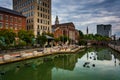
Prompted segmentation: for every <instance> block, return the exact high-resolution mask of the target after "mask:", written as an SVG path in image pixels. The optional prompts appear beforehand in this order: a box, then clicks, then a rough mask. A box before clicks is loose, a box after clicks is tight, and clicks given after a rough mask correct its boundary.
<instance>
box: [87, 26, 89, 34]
mask: <svg viewBox="0 0 120 80" xmlns="http://www.w3.org/2000/svg"><path fill="white" fill-rule="evenodd" d="M86 33H87V35H88V34H89V29H88V26H87V29H86Z"/></svg>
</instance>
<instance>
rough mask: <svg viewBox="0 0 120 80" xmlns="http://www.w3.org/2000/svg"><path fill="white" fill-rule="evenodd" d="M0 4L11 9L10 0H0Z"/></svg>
mask: <svg viewBox="0 0 120 80" xmlns="http://www.w3.org/2000/svg"><path fill="white" fill-rule="evenodd" d="M0 6H1V7H6V8H9V9H12V0H0Z"/></svg>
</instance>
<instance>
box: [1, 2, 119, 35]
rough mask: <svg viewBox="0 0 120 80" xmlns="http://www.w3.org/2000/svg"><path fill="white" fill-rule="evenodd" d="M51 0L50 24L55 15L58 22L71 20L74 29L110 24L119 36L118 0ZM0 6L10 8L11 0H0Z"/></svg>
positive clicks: (84, 29)
mask: <svg viewBox="0 0 120 80" xmlns="http://www.w3.org/2000/svg"><path fill="white" fill-rule="evenodd" d="M95 1H96V0H90V1H87V0H69V2H68V0H64V2H62V1H58V0H52V24H54V22H55V17H56V15H58V16H59V20H60V23H65V22H73V23H74V24H75V26H76V29H78V30H81V31H82V32H84V33H86V28H87V26H88V28H89V32H90V33H96V25H97V24H111V25H112V32H113V34H116V35H117V36H120V11H119V8H120V7H119V4H120V0H114V1H111V0H98V1H97V2H95ZM0 6H1V7H5V8H9V9H12V0H0Z"/></svg>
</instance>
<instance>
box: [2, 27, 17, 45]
mask: <svg viewBox="0 0 120 80" xmlns="http://www.w3.org/2000/svg"><path fill="white" fill-rule="evenodd" d="M0 37H1V38H2V39H4V42H5V44H7V45H10V44H13V42H14V41H15V37H16V34H15V33H14V32H13V31H12V30H7V29H3V30H0Z"/></svg>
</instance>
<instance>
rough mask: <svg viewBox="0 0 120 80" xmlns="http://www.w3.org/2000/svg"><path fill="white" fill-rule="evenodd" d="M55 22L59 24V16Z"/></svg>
mask: <svg viewBox="0 0 120 80" xmlns="http://www.w3.org/2000/svg"><path fill="white" fill-rule="evenodd" d="M55 24H59V18H58V16H56V20H55Z"/></svg>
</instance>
